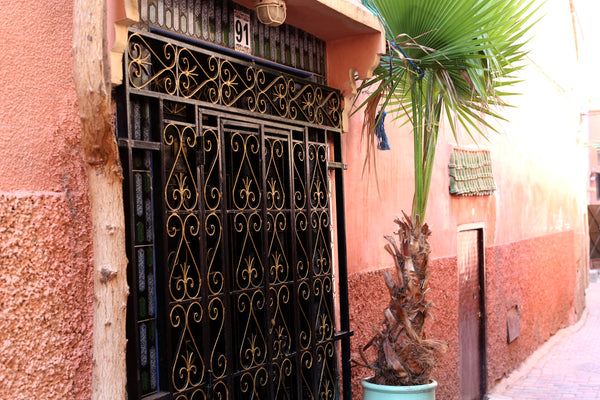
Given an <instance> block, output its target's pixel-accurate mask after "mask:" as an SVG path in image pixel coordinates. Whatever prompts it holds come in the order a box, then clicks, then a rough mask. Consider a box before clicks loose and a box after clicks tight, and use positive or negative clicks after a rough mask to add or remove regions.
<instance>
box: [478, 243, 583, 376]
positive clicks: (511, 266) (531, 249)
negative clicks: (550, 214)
mask: <svg viewBox="0 0 600 400" xmlns="http://www.w3.org/2000/svg"><path fill="white" fill-rule="evenodd" d="M575 245H576V244H575V235H574V232H573V231H567V232H563V233H558V234H555V235H548V236H543V237H538V238H535V239H531V240H524V241H520V242H516V243H511V244H507V245H502V246H496V247H492V248H488V249H487V251H486V258H487V267H488V268H487V279H486V281H487V296H486V298H487V326H488V335H487V336H488V340H487V348H488V354H489V356H488V385H489V386H490V387H493V386H494V384H495V383H496V382H497V380H499V379H501V378H502V377H503V376H504V375H505V374H508V373H510V372H511V371H512V370H513V369H515V368H516V367H518V366H519V364H520V363H521V362H523V361H524V360H525V359H526V358H527V356H529V355H530V354H531V353H532V352H533V351H534V350H535V349H536V348H538V347H539V346H540V345H541V344H542V343H544V342H545V341H546V340H548V339H549V338H550V336H551V335H553V334H554V333H556V331H557V330H558V329H560V328H562V327H565V326H567V325H568V324H569V323H572V322H573V321H574V305H573V300H574V291H575V266H576V259H575V253H574V250H573V249H574V247H575ZM548 249H552V250H551V251H549V250H548ZM515 305H517V306H518V310H519V312H520V317H521V318H520V323H521V330H520V336H519V337H518V338H517V339H516V340H515V341H514V342H512V343H510V344H507V336H506V334H507V333H506V330H507V327H506V323H507V322H506V313H507V311H508V310H509V309H510V308H511V307H513V306H515Z"/></svg>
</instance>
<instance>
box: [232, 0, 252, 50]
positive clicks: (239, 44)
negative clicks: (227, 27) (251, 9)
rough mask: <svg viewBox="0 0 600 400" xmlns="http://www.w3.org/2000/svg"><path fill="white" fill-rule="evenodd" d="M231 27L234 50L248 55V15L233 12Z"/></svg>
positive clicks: (237, 11)
mask: <svg viewBox="0 0 600 400" xmlns="http://www.w3.org/2000/svg"><path fill="white" fill-rule="evenodd" d="M233 25H234V32H233V34H234V35H235V50H236V51H239V52H240V53H244V54H250V14H246V13H243V12H241V11H239V10H234V14H233Z"/></svg>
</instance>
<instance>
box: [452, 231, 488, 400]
mask: <svg viewBox="0 0 600 400" xmlns="http://www.w3.org/2000/svg"><path fill="white" fill-rule="evenodd" d="M482 236H483V234H482V230H481V229H471V230H465V231H461V232H458V240H457V241H458V278H459V284H458V290H459V310H458V328H459V332H458V334H459V349H460V398H461V400H479V399H481V397H482V395H483V393H484V392H485V387H484V386H485V374H484V373H483V366H484V346H485V342H484V335H483V328H484V324H483V315H484V312H483V310H484V309H485V308H484V303H483V299H484V296H483V280H482V278H483V262H482V261H483V259H482V251H483V242H482Z"/></svg>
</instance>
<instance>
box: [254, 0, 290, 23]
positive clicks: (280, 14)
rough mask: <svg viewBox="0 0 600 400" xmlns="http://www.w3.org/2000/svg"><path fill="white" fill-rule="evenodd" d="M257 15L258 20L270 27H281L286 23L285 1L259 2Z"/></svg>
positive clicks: (260, 0) (266, 0)
mask: <svg viewBox="0 0 600 400" xmlns="http://www.w3.org/2000/svg"><path fill="white" fill-rule="evenodd" d="M255 8H256V15H257V17H258V20H259V21H260V22H262V23H263V24H265V25H268V26H279V25H281V24H283V22H284V21H285V13H286V8H285V1H283V0H257V2H256V5H255Z"/></svg>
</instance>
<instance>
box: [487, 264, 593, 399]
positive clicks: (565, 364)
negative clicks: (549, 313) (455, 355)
mask: <svg viewBox="0 0 600 400" xmlns="http://www.w3.org/2000/svg"><path fill="white" fill-rule="evenodd" d="M594 272H596V271H594ZM586 303H587V307H586V310H585V311H584V314H583V315H582V317H581V319H580V321H579V322H577V323H576V324H575V325H572V326H570V327H568V328H565V329H562V330H560V331H559V332H558V333H557V334H556V335H554V336H553V337H552V338H550V340H548V342H546V343H545V344H544V345H543V346H542V347H541V348H540V349H538V350H537V351H536V352H535V353H534V354H533V355H532V356H531V357H529V358H528V359H527V360H526V361H525V362H524V363H523V365H522V366H521V367H520V368H519V369H518V370H516V371H515V372H514V373H513V374H511V375H510V376H509V377H508V378H506V379H505V380H504V381H503V382H501V383H500V384H499V385H497V386H496V387H495V388H494V390H493V391H492V392H491V393H489V394H488V395H487V399H488V400H515V399H518V400H539V399H577V400H591V399H600V279H599V278H598V277H597V275H595V274H594V275H591V276H590V286H589V288H588V289H587V290H586Z"/></svg>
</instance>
